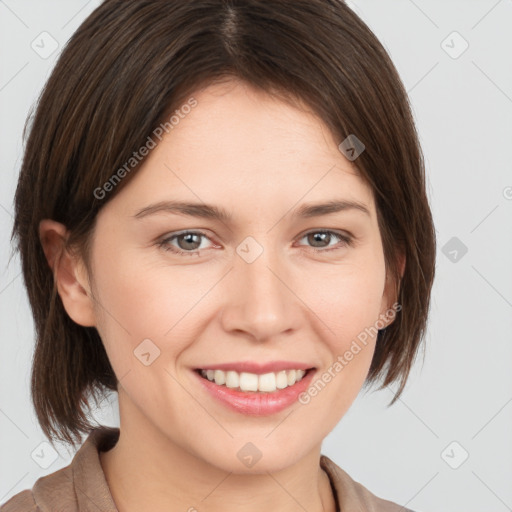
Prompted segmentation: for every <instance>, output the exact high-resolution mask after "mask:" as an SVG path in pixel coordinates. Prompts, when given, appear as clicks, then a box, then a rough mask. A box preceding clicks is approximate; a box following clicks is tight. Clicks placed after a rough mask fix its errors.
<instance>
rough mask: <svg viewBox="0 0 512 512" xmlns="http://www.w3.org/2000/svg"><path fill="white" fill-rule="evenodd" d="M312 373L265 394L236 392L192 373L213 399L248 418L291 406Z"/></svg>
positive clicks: (265, 414) (304, 387)
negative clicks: (290, 384) (289, 384)
mask: <svg viewBox="0 0 512 512" xmlns="http://www.w3.org/2000/svg"><path fill="white" fill-rule="evenodd" d="M314 373H315V370H314V369H312V370H309V371H308V372H307V373H306V374H305V375H304V377H302V380H300V381H299V382H297V383H296V384H294V385H293V386H288V387H286V388H284V389H277V390H276V391H272V392H270V393H266V392H261V391H238V390H236V389H234V388H228V387H226V386H219V385H218V384H215V382H211V381H209V380H208V379H205V378H204V377H202V376H201V375H200V374H199V373H198V372H197V371H194V374H195V375H196V377H197V378H198V379H199V381H200V383H201V384H202V385H203V386H204V387H205V389H206V390H207V391H208V392H209V393H210V394H211V395H212V396H213V397H215V398H216V399H217V400H219V401H220V402H222V403H223V404H224V405H226V406H227V407H229V408H230V409H232V410H234V411H236V412H239V413H242V414H247V415H250V416H267V415H269V414H274V413H277V412H280V411H282V410H284V409H286V408H287V407H289V406H290V405H292V404H293V403H294V402H295V401H297V399H298V397H299V395H300V394H301V393H303V392H304V391H306V389H307V387H308V386H309V384H310V383H311V380H312V379H313V375H314Z"/></svg>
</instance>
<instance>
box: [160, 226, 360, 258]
mask: <svg viewBox="0 0 512 512" xmlns="http://www.w3.org/2000/svg"><path fill="white" fill-rule="evenodd" d="M311 233H328V234H333V235H334V236H336V237H337V238H339V239H340V241H341V242H340V243H341V244H342V245H341V246H339V245H336V246H334V247H324V248H316V247H311V246H309V247H308V249H309V250H311V251H313V252H314V253H317V254H318V253H323V252H330V251H335V250H340V249H342V248H345V247H350V246H352V245H353V244H354V241H355V236H354V235H352V234H351V233H349V232H346V231H339V230H336V229H328V228H316V229H310V230H308V231H305V232H304V233H301V234H300V235H298V236H297V237H296V240H300V239H302V238H304V237H305V236H307V235H309V234H311ZM188 234H192V235H200V236H203V237H204V238H206V239H207V240H209V241H210V242H211V243H212V244H213V245H214V247H219V245H217V244H215V243H214V242H213V241H212V240H211V238H210V236H209V235H208V233H206V232H205V231H202V230H200V229H184V230H180V231H176V232H172V233H170V234H168V235H165V236H164V238H162V239H160V240H159V241H158V242H157V245H158V246H159V247H161V248H162V249H164V250H165V251H169V252H171V253H174V254H177V255H179V256H182V255H186V256H194V255H198V254H199V253H201V252H202V251H204V250H205V249H196V250H195V251H183V250H181V249H178V248H176V247H174V246H172V245H170V242H171V241H173V240H175V239H176V238H178V237H179V236H183V235H188Z"/></svg>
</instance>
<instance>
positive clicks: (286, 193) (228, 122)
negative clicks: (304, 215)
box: [115, 81, 373, 213]
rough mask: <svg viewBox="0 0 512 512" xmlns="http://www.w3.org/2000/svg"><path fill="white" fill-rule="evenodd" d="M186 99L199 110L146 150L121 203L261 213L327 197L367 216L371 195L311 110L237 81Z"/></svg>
mask: <svg viewBox="0 0 512 512" xmlns="http://www.w3.org/2000/svg"><path fill="white" fill-rule="evenodd" d="M191 96H193V98H194V99H195V100H196V102H197V105H196V106H195V107H194V108H193V109H190V110H189V112H188V113H187V114H186V115H183V116H181V117H180V120H179V122H178V123H177V124H176V125H175V126H174V127H173V129H172V130H170V131H169V133H167V134H165V135H164V136H163V138H162V141H161V142H159V143H158V145H157V146H156V148H154V149H153V150H151V152H150V154H149V156H148V157H147V158H146V160H145V162H144V163H143V165H142V167H141V168H140V169H139V170H138V171H137V174H136V175H135V176H134V177H133V178H132V180H131V182H130V183H129V184H128V186H127V187H125V189H124V190H123V191H122V193H121V194H119V199H120V200H123V198H124V199H126V200H136V201H137V203H138V204H141V203H144V202H146V203H148V202H152V203H154V202H156V201H158V200H161V201H165V200H168V199H169V198H171V197H172V198H173V199H176V198H177V197H179V198H181V199H187V200H194V201H195V202H198V201H199V202H201V201H203V202H207V203H215V204H224V205H226V207H227V209H230V205H233V207H235V205H236V208H237V209H238V208H239V207H240V205H245V206H246V207H247V208H252V210H253V212H254V213H261V210H262V209H266V208H271V207H273V208H275V207H276V205H277V206H278V207H279V206H281V208H283V207H285V206H287V207H291V206H293V205H294V204H295V203H297V202H299V201H301V199H303V201H304V202H314V201H318V200H324V199H326V198H327V196H328V198H329V199H331V198H332V199H339V198H343V199H346V200H356V201H360V202H364V203H366V204H367V205H368V209H369V210H373V198H372V193H371V189H370V188H369V186H368V185H367V184H366V183H365V182H364V181H363V179H362V178H361V177H360V176H359V172H358V171H357V169H356V168H355V166H354V165H353V164H352V163H351V162H350V161H349V160H347V159H346V158H345V156H344V155H343V154H342V153H341V152H340V150H339V149H338V144H339V141H336V140H335V139H334V137H333V134H332V133H331V132H330V130H329V129H328V128H327V126H326V125H325V124H324V123H323V122H322V120H321V119H320V118H319V117H317V116H316V115H315V114H313V113H312V112H308V111H305V109H301V108H297V107H294V106H292V105H290V103H289V102H286V101H284V100H280V99H279V98H276V97H274V96H270V95H268V94H266V93H264V92H262V91H258V90H255V89H254V88H252V87H250V86H249V85H247V84H245V83H243V82H237V81H232V82H227V83H223V84H216V85H210V86H208V87H206V88H203V89H201V90H199V91H196V92H195V93H193V94H191ZM115 199H116V200H117V198H115Z"/></svg>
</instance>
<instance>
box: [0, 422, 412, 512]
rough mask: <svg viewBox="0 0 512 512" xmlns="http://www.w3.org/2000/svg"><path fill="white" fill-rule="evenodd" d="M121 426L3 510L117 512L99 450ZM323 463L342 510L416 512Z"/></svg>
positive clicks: (92, 440)
mask: <svg viewBox="0 0 512 512" xmlns="http://www.w3.org/2000/svg"><path fill="white" fill-rule="evenodd" d="M118 438H119V428H114V427H106V426H100V427H98V428H95V429H93V430H92V431H91V432H90V434H89V436H88V437H87V439H86V440H85V442H84V443H83V445H82V446H81V447H80V449H79V450H78V451H77V452H76V453H75V455H74V457H73V460H72V461H71V463H70V464H69V465H68V466H66V467H64V468H62V469H59V470H58V471H55V472H54V473H51V474H49V475H46V476H43V477H41V478H39V479H38V480H37V481H36V482H35V484H34V486H33V487H32V489H31V490H28V489H27V490H24V491H21V492H19V493H18V494H16V495H15V496H13V497H12V498H11V499H10V500H9V501H7V502H6V503H4V504H3V505H1V506H0V512H118V510H117V508H116V505H115V503H114V500H113V498H112V495H111V494H110V489H109V487H108V484H107V480H106V478H105V474H104V473H103V469H102V467H101V464H100V458H99V452H100V451H108V450H110V449H111V448H112V447H113V446H114V445H115V444H116V443H117V440H118ZM320 466H321V467H322V469H323V470H324V471H325V472H326V473H327V475H328V477H329V480H330V482H331V487H332V490H333V495H334V498H335V500H336V505H337V510H338V511H340V512H356V511H357V512H413V511H411V510H409V509H406V508H402V507H401V506H399V505H397V504H395V503H392V502H391V501H387V500H383V499H380V498H378V497H377V496H375V495H373V494H372V493H371V492H370V491H368V490H367V489H366V488H364V487H363V486H362V485H361V484H360V483H358V482H356V481H354V480H352V478H350V476H349V475H348V474H347V473H345V471H343V470H342V469H341V468H340V467H338V466H337V465H336V464H335V463H334V462H332V461H331V460H330V459H329V458H328V457H326V456H325V455H321V456H320Z"/></svg>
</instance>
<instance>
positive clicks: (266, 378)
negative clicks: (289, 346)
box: [201, 370, 306, 392]
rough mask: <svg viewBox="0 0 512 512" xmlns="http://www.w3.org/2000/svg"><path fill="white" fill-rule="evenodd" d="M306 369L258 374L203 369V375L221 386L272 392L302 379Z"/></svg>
mask: <svg viewBox="0 0 512 512" xmlns="http://www.w3.org/2000/svg"><path fill="white" fill-rule="evenodd" d="M305 373H306V372H305V370H281V371H279V372H277V373H274V372H271V373H264V374H262V375H257V374H255V373H249V372H241V373H238V372H235V371H232V370H229V371H227V372H225V371H223V370H201V375H202V376H203V377H206V378H207V379H208V380H209V381H212V382H215V384H217V385H219V386H223V385H225V386H226V387H228V388H233V389H238V390H240V391H263V392H272V391H276V390H278V389H284V388H287V387H288V386H293V385H294V384H295V383H296V382H299V381H300V380H302V377H304V375H305Z"/></svg>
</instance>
